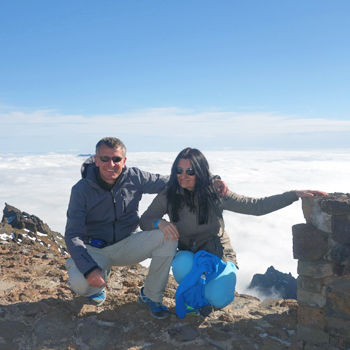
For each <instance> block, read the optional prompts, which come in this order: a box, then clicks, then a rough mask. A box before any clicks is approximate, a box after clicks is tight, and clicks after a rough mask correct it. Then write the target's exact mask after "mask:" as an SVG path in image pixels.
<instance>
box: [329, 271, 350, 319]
mask: <svg viewBox="0 0 350 350" xmlns="http://www.w3.org/2000/svg"><path fill="white" fill-rule="evenodd" d="M325 315H326V316H327V317H341V318H344V319H346V320H350V279H349V278H339V279H336V280H334V281H332V282H331V283H329V284H328V291H327V303H326V306H325Z"/></svg>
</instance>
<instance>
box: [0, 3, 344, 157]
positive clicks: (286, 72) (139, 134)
mask: <svg viewBox="0 0 350 350" xmlns="http://www.w3.org/2000/svg"><path fill="white" fill-rule="evenodd" d="M349 15H350V2H348V1H344V0H343V1H338V0H332V1H330V0H328V1H323V0H309V1H305V0H293V1H291V0H289V1H287V0H275V1H273V0H264V1H262V0H259V1H257V0H253V1H243V0H240V1H238V0H217V1H213V0H200V1H199V0H196V1H192V0H186V1H183V0H177V1H172V0H167V1H165V0H162V1H160V0H154V1H147V0H135V1H134V0H118V1H104V0H102V1H99V2H97V1H86V0H84V1H67V0H61V1H47V0H42V1H36V0H31V1H25V0H18V1H17V0H14V1H11V2H10V1H6V2H5V1H2V3H1V11H0V52H1V54H0V128H1V130H2V132H1V135H0V152H59V151H60V152H66V151H69V150H76V151H78V152H93V146H94V145H95V143H96V142H97V141H98V140H99V139H100V138H101V137H103V136H116V137H119V138H121V139H122V140H123V141H124V142H125V143H126V145H127V148H128V149H129V150H130V151H157V150H158V151H161V150H164V151H179V150H181V149H182V148H184V147H186V146H191V147H198V148H200V149H203V150H204V149H223V148H224V149H251V148H253V149H264V148H273V149H275V148H277V149H284V148H286V149H303V148H349V139H350V118H349V111H350V98H349V81H350V79H349V78H350V66H349V62H350V42H349V41H350V39H349V38H350V22H349Z"/></svg>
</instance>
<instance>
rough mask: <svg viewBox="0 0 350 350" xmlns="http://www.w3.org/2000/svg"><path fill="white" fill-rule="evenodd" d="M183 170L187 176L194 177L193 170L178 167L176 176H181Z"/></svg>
mask: <svg viewBox="0 0 350 350" xmlns="http://www.w3.org/2000/svg"><path fill="white" fill-rule="evenodd" d="M184 170H185V172H186V174H187V175H189V176H193V175H195V173H194V170H193V169H192V168H187V169H182V168H180V167H178V168H176V174H177V175H181V174H182V173H183V171H184Z"/></svg>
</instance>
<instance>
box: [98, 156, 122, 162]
mask: <svg viewBox="0 0 350 350" xmlns="http://www.w3.org/2000/svg"><path fill="white" fill-rule="evenodd" d="M99 158H100V159H101V161H102V162H104V163H107V162H109V161H110V160H111V159H112V161H113V163H119V162H120V161H122V160H123V158H122V157H108V156H99Z"/></svg>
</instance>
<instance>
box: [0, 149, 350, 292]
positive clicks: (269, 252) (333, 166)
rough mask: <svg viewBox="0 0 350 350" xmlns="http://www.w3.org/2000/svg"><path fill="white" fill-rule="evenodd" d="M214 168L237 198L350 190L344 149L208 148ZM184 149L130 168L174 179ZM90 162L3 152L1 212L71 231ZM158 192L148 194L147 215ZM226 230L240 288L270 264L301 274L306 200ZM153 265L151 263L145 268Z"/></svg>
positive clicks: (138, 158)
mask: <svg viewBox="0 0 350 350" xmlns="http://www.w3.org/2000/svg"><path fill="white" fill-rule="evenodd" d="M204 154H205V156H206V157H207V159H208V161H209V164H210V167H211V171H212V172H213V173H214V174H218V175H220V176H221V177H222V179H223V180H225V182H226V183H227V184H228V186H229V188H230V189H231V190H232V191H233V192H236V193H239V194H242V195H246V196H251V197H264V196H270V195H274V194H278V193H283V192H285V191H290V190H296V189H299V190H302V189H314V190H323V191H326V192H329V193H333V192H343V193H349V192H350V191H349V164H350V153H349V152H347V151H345V150H336V151H327V152H325V151H323V150H322V151H294V150H293V151H277V150H273V151H271V150H270V151H266V150H263V151H261V150H259V151H256V150H255V151H252V150H249V151H248V150H245V151H243V150H227V151H222V150H220V151H206V152H204ZM176 155H177V152H129V153H128V158H127V162H126V165H127V166H137V167H139V168H140V169H142V170H145V171H149V172H154V173H160V174H164V175H166V174H169V173H170V169H171V165H172V163H173V161H174V159H175V157H176ZM85 159H86V157H82V156H77V155H74V154H72V153H70V154H57V153H48V154H42V155H38V154H33V155H32V154H30V155H28V154H25V153H24V154H21V155H10V154H0V210H2V209H3V208H4V206H5V203H8V204H10V205H12V206H15V207H17V208H18V209H20V210H21V211H24V212H27V213H28V214H31V215H36V216H38V217H39V218H40V219H41V220H43V221H44V222H45V223H47V224H48V225H49V227H50V228H51V229H52V230H54V231H57V232H60V233H61V234H64V230H65V224H66V211H67V207H68V201H69V196H70V191H71V187H72V186H73V185H74V184H75V183H76V182H77V181H78V180H79V179H80V176H81V175H80V166H81V164H82V163H83V161H84V160H85ZM153 198H154V195H144V196H143V198H142V200H141V202H140V208H139V209H140V210H139V213H140V214H142V213H143V212H144V211H145V210H146V209H147V207H148V206H149V204H150V203H151V201H152V199H153ZM224 220H225V227H226V231H227V233H228V235H229V236H230V239H231V242H232V246H233V248H234V249H235V251H236V253H237V259H238V264H239V267H240V269H239V271H238V277H237V278H238V279H237V291H238V292H239V293H244V292H247V293H248V294H254V293H253V292H252V291H247V290H246V288H247V286H248V284H249V283H250V281H251V279H252V277H253V275H254V274H256V273H260V274H264V273H265V272H266V270H267V269H268V267H270V266H274V268H275V269H277V270H279V271H281V272H283V273H289V272H290V273H291V274H292V275H293V276H294V277H297V261H296V260H294V259H293V250H292V245H293V242H292V226H293V225H295V224H300V223H305V219H304V217H303V213H302V209H301V200H299V201H298V202H295V203H293V204H292V205H290V206H288V207H286V208H283V209H281V210H278V211H276V212H274V213H270V214H268V215H264V216H260V217H254V216H250V215H242V214H237V213H232V212H228V211H224ZM144 264H146V266H147V262H146V263H144Z"/></svg>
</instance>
